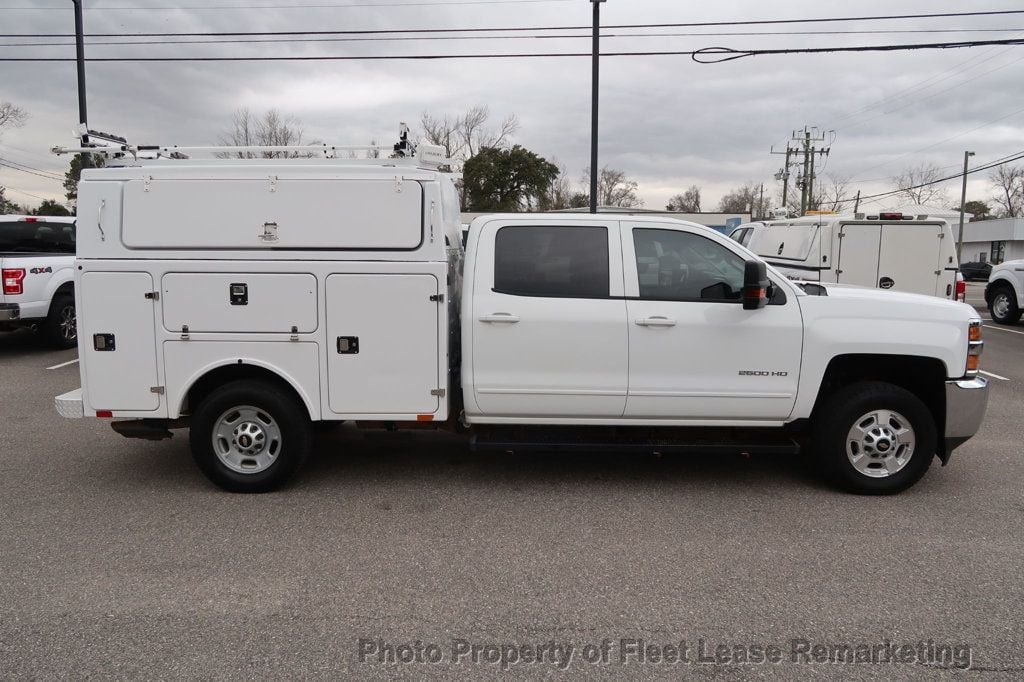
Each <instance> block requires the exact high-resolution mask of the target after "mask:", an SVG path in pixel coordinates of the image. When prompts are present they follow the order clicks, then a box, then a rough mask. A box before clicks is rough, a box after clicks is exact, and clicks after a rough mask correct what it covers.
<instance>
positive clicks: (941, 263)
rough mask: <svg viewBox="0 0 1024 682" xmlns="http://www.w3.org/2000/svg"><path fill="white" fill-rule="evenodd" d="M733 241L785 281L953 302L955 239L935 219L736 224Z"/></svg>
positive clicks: (896, 216)
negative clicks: (783, 275)
mask: <svg viewBox="0 0 1024 682" xmlns="http://www.w3.org/2000/svg"><path fill="white" fill-rule="evenodd" d="M741 230H749V231H748V232H743V233H740V231H741ZM737 233H740V234H737ZM733 235H734V236H735V237H737V238H738V239H739V240H740V241H741V243H743V244H744V245H746V246H747V248H749V249H750V250H751V251H753V252H754V253H756V254H757V255H759V256H761V257H762V258H764V259H765V260H766V261H767V262H768V263H770V264H771V265H774V266H775V267H776V268H778V269H779V271H780V272H782V273H783V274H785V275H786V276H787V277H789V278H790V279H794V280H807V281H813V282H831V283H835V284H854V285H857V286H864V287H872V288H876V289H892V290H894V291H905V292H909V293H915V294H925V295H928V296H938V297H940V298H946V299H950V300H954V299H955V298H956V296H957V271H958V269H959V265H958V263H957V258H956V239H955V237H954V235H953V232H952V230H951V228H950V226H949V223H947V222H946V221H945V220H944V219H941V218H935V219H930V218H928V217H927V216H924V215H921V216H912V215H904V214H902V213H884V212H883V213H873V214H864V213H858V214H857V215H855V216H834V215H821V216H806V217H803V218H794V219H785V220H772V221H765V222H759V223H750V224H748V225H741V226H740V227H738V228H736V230H735V231H734V232H733Z"/></svg>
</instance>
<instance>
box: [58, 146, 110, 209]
mask: <svg viewBox="0 0 1024 682" xmlns="http://www.w3.org/2000/svg"><path fill="white" fill-rule="evenodd" d="M104 164H105V161H104V159H103V157H102V156H100V155H99V154H93V155H92V167H93V168H102V167H103V165H104ZM81 179H82V155H81V154H75V155H74V156H72V157H71V163H70V165H69V168H68V170H67V172H66V173H64V192H65V196H66V197H67V198H68V201H77V199H78V181H79V180H81Z"/></svg>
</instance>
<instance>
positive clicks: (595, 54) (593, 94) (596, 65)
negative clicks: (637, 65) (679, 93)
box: [590, 0, 605, 213]
mask: <svg viewBox="0 0 1024 682" xmlns="http://www.w3.org/2000/svg"><path fill="white" fill-rule="evenodd" d="M590 2H591V3H592V4H593V5H594V45H593V48H592V52H591V57H590V59H591V78H590V212H591V213H597V173H598V170H597V103H598V102H597V101H598V83H599V80H600V61H601V3H602V2H605V0H590Z"/></svg>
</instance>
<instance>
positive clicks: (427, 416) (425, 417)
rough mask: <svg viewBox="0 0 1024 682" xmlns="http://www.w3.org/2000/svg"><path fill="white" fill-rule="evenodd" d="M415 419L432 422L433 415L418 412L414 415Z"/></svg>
mask: <svg viewBox="0 0 1024 682" xmlns="http://www.w3.org/2000/svg"><path fill="white" fill-rule="evenodd" d="M416 421H418V422H432V421H434V415H432V414H418V415H416Z"/></svg>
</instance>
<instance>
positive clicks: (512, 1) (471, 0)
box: [0, 0, 574, 12]
mask: <svg viewBox="0 0 1024 682" xmlns="http://www.w3.org/2000/svg"><path fill="white" fill-rule="evenodd" d="M573 1H574V0H453V1H452V2H437V1H436V0H429V1H427V2H356V3H351V4H345V5H337V4H331V3H317V4H302V5H177V6H148V7H147V6H141V7H83V8H82V9H84V10H89V11H94V12H95V11H97V10H102V11H137V10H143V11H171V12H179V11H182V10H187V11H193V10H225V9H351V8H359V7H431V6H432V7H443V6H445V5H518V4H523V3H531V4H533V3H542V2H543V3H555V2H573ZM0 9H8V10H41V11H48V10H53V11H61V10H66V9H67V8H66V7H2V8H0Z"/></svg>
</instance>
